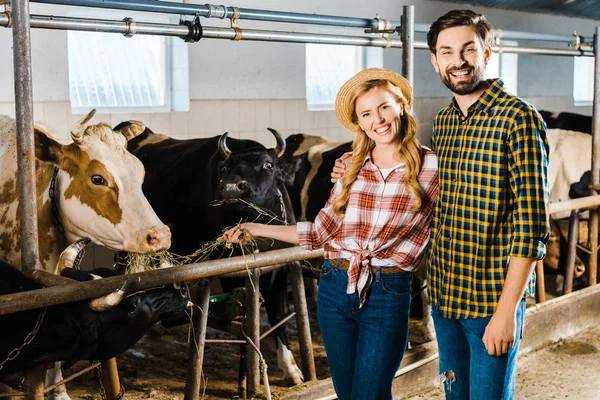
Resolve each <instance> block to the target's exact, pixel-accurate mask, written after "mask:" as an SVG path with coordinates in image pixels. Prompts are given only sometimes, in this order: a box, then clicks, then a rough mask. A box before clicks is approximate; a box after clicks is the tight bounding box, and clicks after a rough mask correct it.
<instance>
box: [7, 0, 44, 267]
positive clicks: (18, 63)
mask: <svg viewBox="0 0 600 400" xmlns="http://www.w3.org/2000/svg"><path fill="white" fill-rule="evenodd" d="M12 7H13V8H12V13H13V14H12V18H13V57H14V72H15V74H14V75H15V114H16V122H17V160H18V165H19V168H18V173H17V182H18V187H19V212H20V214H21V226H20V240H19V243H20V245H21V264H22V269H23V271H25V272H27V273H29V274H31V273H32V272H33V270H34V269H35V268H36V265H37V263H38V258H39V257H38V256H39V253H38V251H39V250H38V226H37V201H36V192H35V139H34V136H33V98H32V97H33V96H32V90H33V89H32V84H31V38H30V33H31V32H30V25H29V1H13V2H12Z"/></svg>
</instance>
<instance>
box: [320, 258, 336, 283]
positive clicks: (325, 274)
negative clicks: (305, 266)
mask: <svg viewBox="0 0 600 400" xmlns="http://www.w3.org/2000/svg"><path fill="white" fill-rule="evenodd" d="M332 272H333V266H332V265H331V263H330V262H329V261H328V260H325V262H324V263H323V266H322V267H321V274H320V275H319V279H324V278H329V277H330V276H331V273H332Z"/></svg>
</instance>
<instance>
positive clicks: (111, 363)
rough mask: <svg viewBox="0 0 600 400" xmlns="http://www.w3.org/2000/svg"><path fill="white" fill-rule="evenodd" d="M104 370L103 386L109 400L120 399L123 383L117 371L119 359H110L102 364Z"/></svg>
mask: <svg viewBox="0 0 600 400" xmlns="http://www.w3.org/2000/svg"><path fill="white" fill-rule="evenodd" d="M100 365H101V368H102V384H103V385H104V392H105V394H106V399H107V400H115V399H118V398H119V392H120V391H121V383H120V382H119V370H118V369H117V359H116V358H114V357H113V358H110V359H108V360H104V361H101V362H100Z"/></svg>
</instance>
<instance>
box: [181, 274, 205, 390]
mask: <svg viewBox="0 0 600 400" xmlns="http://www.w3.org/2000/svg"><path fill="white" fill-rule="evenodd" d="M209 299H210V279H202V280H201V281H200V282H199V283H198V296H197V299H196V301H197V302H198V306H199V307H200V310H196V312H195V313H194V318H193V321H192V323H193V324H194V334H193V338H194V340H192V342H190V351H189V361H188V371H187V380H186V382H185V395H184V400H198V399H199V398H200V389H201V388H202V363H203V362H204V345H205V344H206V326H207V323H208V302H209Z"/></svg>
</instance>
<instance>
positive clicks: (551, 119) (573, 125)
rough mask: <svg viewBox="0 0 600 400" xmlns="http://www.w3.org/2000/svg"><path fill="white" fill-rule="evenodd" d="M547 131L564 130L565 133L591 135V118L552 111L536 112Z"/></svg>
mask: <svg viewBox="0 0 600 400" xmlns="http://www.w3.org/2000/svg"><path fill="white" fill-rule="evenodd" d="M538 112H539V113H540V115H541V116H542V118H543V119H544V121H546V126H547V127H548V129H564V130H567V131H575V132H583V133H589V134H591V133H592V117H590V116H587V115H581V114H575V113H570V112H564V111H563V112H560V113H555V112H552V111H545V110H540V111H538Z"/></svg>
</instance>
